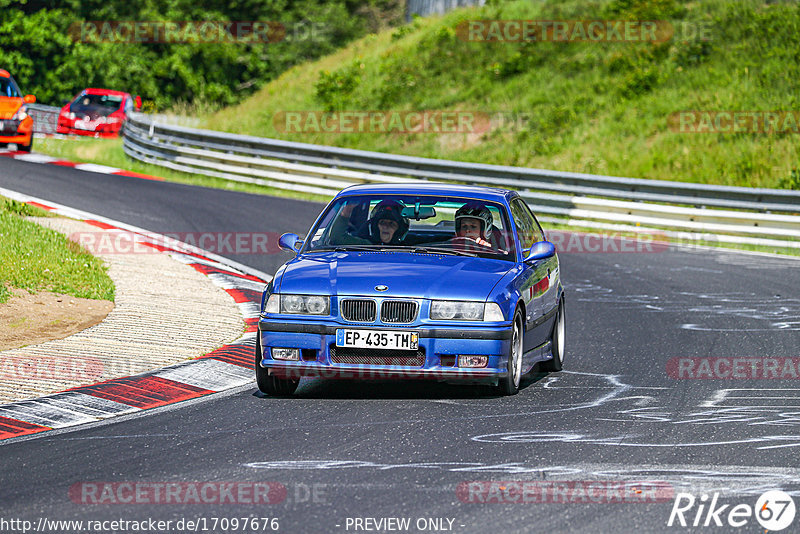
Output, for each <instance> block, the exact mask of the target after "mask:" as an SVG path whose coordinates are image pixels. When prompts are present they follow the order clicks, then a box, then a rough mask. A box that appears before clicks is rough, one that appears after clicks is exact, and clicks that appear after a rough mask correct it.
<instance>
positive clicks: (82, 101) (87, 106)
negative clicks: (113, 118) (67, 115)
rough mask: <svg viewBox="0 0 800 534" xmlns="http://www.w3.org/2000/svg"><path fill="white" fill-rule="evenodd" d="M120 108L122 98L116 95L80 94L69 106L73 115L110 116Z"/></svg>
mask: <svg viewBox="0 0 800 534" xmlns="http://www.w3.org/2000/svg"><path fill="white" fill-rule="evenodd" d="M121 106H122V97H121V96H118V95H89V94H82V95H80V96H79V97H78V98H76V99H75V100H74V101H73V102H72V104H70V106H69V110H70V111H71V112H73V113H77V114H80V113H83V114H89V113H92V114H96V115H103V116H107V115H111V114H112V113H114V112H115V111H117V110H118V109H119V108H120V107H121Z"/></svg>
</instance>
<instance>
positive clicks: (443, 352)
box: [258, 318, 512, 383]
mask: <svg viewBox="0 0 800 534" xmlns="http://www.w3.org/2000/svg"><path fill="white" fill-rule="evenodd" d="M340 328H344V329H348V328H349V329H353V328H355V329H365V328H367V329H374V330H381V331H392V332H408V331H413V332H417V333H418V334H419V349H418V351H417V352H416V360H415V361H414V364H413V365H404V364H403V363H402V362H403V358H400V357H398V355H409V354H411V352H412V351H387V350H381V349H354V351H355V352H359V351H360V352H359V354H361V355H365V356H361V357H360V358H361V359H365V360H369V363H363V364H362V363H353V362H347V363H342V362H337V361H334V360H335V354H337V351H338V354H341V352H342V349H341V348H337V347H336V330H337V329H340ZM258 330H259V332H258V335H259V336H260V338H261V346H262V347H263V348H262V360H261V366H262V367H265V368H269V369H270V372H271V373H274V374H276V375H279V376H282V377H285V378H299V377H302V376H308V377H321V378H333V379H353V380H360V379H390V380H401V379H405V378H407V379H434V380H441V381H454V382H460V381H465V382H487V383H492V382H496V381H497V379H499V378H501V377H503V376H505V375H506V374H507V369H506V365H507V358H508V356H507V355H508V353H509V348H510V344H511V333H512V330H511V324H504V325H501V326H491V327H487V326H485V325H477V326H473V325H469V326H467V325H458V326H441V327H440V326H436V327H430V326H417V327H414V326H412V327H403V328H397V327H394V328H392V327H383V326H381V327H377V326H370V327H364V326H361V325H350V324H340V323H335V322H320V321H308V322H299V321H292V322H285V321H279V320H276V319H264V318H262V319H261V320H260V321H259V323H258ZM273 347H280V348H296V349H300V351H301V353H302V356H301V359H300V360H299V361H295V360H293V361H287V360H275V359H273V358H272V355H271V349H272V348H273ZM460 355H470V356H486V357H487V365H486V367H480V368H476V367H463V368H462V367H459V366H458V356H460ZM356 358H358V357H356ZM351 359H352V358H351Z"/></svg>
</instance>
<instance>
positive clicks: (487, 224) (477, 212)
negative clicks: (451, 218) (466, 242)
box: [456, 201, 492, 239]
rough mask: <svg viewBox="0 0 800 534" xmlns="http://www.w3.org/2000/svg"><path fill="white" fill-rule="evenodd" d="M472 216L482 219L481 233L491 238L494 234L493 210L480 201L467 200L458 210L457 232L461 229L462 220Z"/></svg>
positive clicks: (485, 237)
mask: <svg viewBox="0 0 800 534" xmlns="http://www.w3.org/2000/svg"><path fill="white" fill-rule="evenodd" d="M465 217H472V218H473V219H478V220H480V221H481V235H482V236H483V237H484V239H489V237H490V236H491V235H492V212H491V211H489V208H487V207H486V206H485V205H484V204H482V203H480V202H474V201H472V202H467V203H466V204H464V205H463V206H461V207H460V208H458V211H457V212H456V233H459V232H460V231H461V220H462V219H464V218H465Z"/></svg>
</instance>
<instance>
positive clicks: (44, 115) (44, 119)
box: [28, 104, 61, 134]
mask: <svg viewBox="0 0 800 534" xmlns="http://www.w3.org/2000/svg"><path fill="white" fill-rule="evenodd" d="M59 111H61V108H57V107H55V106H43V105H42V104H28V114H29V115H30V116H31V117H33V132H34V133H45V134H54V133H56V126H57V125H58V113H59Z"/></svg>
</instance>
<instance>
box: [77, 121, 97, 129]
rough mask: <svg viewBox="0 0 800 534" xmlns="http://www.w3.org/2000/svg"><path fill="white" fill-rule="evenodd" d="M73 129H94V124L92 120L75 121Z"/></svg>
mask: <svg viewBox="0 0 800 534" xmlns="http://www.w3.org/2000/svg"><path fill="white" fill-rule="evenodd" d="M75 129H77V130H94V124H92V121H75Z"/></svg>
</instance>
